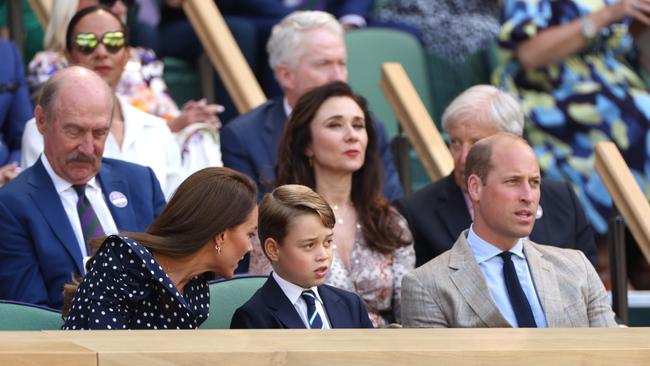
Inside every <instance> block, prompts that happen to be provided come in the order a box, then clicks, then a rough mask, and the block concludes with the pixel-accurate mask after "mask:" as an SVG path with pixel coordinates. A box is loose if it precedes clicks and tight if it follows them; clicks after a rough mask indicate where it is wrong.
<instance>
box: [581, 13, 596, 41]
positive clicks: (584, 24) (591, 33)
mask: <svg viewBox="0 0 650 366" xmlns="http://www.w3.org/2000/svg"><path fill="white" fill-rule="evenodd" d="M580 31H581V32H582V35H583V37H585V39H586V40H587V43H589V42H591V41H593V40H594V38H596V35H598V26H596V23H594V21H593V20H591V19H589V18H588V17H586V16H584V17H582V18H580Z"/></svg>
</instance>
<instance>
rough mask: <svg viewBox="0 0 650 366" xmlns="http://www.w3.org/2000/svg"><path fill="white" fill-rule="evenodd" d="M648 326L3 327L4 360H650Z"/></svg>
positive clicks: (334, 365)
mask: <svg viewBox="0 0 650 366" xmlns="http://www.w3.org/2000/svg"><path fill="white" fill-rule="evenodd" d="M649 339H650V328H615V329H584V328H583V329H334V330H326V331H321V330H297V329H294V330H198V331H197V330H191V331H171V330H170V331H93V332H75V331H58V332H0V364H2V365H79V366H82V365H93V366H98V365H99V366H104V365H124V366H133V365H138V366H147V365H180V364H183V365H232V366H237V365H246V366H249V365H278V366H281V365H301V366H302V365H305V366H310V365H318V366H321V365H329V366H338V365H359V366H361V365H374V366H383V365H387V366H395V365H412V366H416V365H427V366H429V365H454V366H464V365H500V366H503V365H557V366H560V365H647V364H648V363H650V342H649V341H648V340H649Z"/></svg>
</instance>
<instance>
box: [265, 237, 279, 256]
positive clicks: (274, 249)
mask: <svg viewBox="0 0 650 366" xmlns="http://www.w3.org/2000/svg"><path fill="white" fill-rule="evenodd" d="M264 251H265V252H266V255H267V256H268V257H269V259H270V260H271V262H277V261H279V260H280V244H278V242H277V241H275V239H273V238H266V240H265V241H264Z"/></svg>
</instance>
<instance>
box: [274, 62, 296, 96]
mask: <svg viewBox="0 0 650 366" xmlns="http://www.w3.org/2000/svg"><path fill="white" fill-rule="evenodd" d="M275 77H276V78H277V79H278V83H279V84H280V86H281V87H282V90H287V89H293V88H295V73H294V72H293V69H292V68H290V67H289V66H287V65H285V64H279V65H278V66H276V67H275Z"/></svg>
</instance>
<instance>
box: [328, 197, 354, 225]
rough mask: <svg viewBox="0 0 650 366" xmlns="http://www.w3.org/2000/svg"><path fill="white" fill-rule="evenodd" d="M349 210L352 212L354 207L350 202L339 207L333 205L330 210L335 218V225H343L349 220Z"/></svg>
mask: <svg viewBox="0 0 650 366" xmlns="http://www.w3.org/2000/svg"><path fill="white" fill-rule="evenodd" d="M351 209H352V210H354V205H352V202H350V201H348V202H346V203H344V204H342V205H341V206H339V205H338V204H333V205H332V210H333V211H334V216H335V217H336V223H337V224H341V225H342V224H344V223H345V222H346V221H347V220H348V218H349V213H350V210H351Z"/></svg>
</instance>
